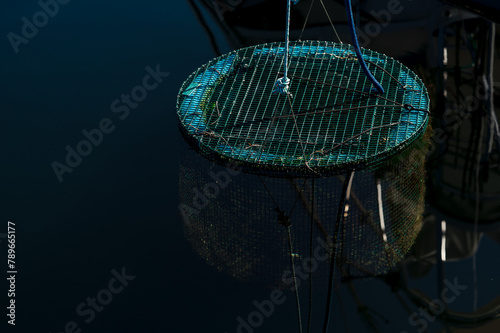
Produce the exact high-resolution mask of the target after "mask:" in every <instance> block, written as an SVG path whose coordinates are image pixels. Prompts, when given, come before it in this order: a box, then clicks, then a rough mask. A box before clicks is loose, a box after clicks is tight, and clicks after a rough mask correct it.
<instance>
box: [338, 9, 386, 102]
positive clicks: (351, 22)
mask: <svg viewBox="0 0 500 333" xmlns="http://www.w3.org/2000/svg"><path fill="white" fill-rule="evenodd" d="M344 2H345V10H346V12H347V22H348V23H349V30H350V31H351V39H352V44H353V46H354V51H355V52H356V56H357V57H358V61H359V64H360V65H361V69H362V70H363V72H364V73H365V75H366V76H367V77H368V79H370V81H371V82H372V83H373V85H374V86H375V89H376V90H375V91H374V92H377V93H379V94H380V95H382V94H383V93H384V88H382V86H381V85H380V83H379V82H378V81H377V79H376V78H375V77H374V76H373V74H372V73H371V72H370V70H369V69H368V67H366V63H365V60H364V59H363V56H362V55H361V49H360V48H359V44H358V36H357V35H356V27H355V26H354V18H353V16H352V8H351V0H344Z"/></svg>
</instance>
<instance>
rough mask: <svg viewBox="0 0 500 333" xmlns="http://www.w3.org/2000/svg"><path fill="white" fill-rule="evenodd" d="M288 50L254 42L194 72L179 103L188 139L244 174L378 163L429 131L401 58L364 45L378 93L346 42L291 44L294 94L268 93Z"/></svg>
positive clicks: (420, 93)
mask: <svg viewBox="0 0 500 333" xmlns="http://www.w3.org/2000/svg"><path fill="white" fill-rule="evenodd" d="M284 52H285V47H284V43H270V44H262V45H257V46H252V47H248V48H244V49H240V50H236V51H233V52H231V53H228V54H226V55H223V56H221V57H219V58H216V59H213V60H212V61H210V62H209V63H207V64H205V65H204V66H202V67H201V68H199V69H198V70H197V71H195V72H194V73H193V74H192V75H191V76H190V77H189V78H188V79H187V80H186V81H185V82H184V84H183V85H182V87H181V90H180V92H179V97H178V105H177V109H178V116H179V119H180V127H181V132H182V133H183V134H184V136H185V137H186V138H187V140H188V142H190V143H191V144H192V146H194V147H195V148H196V149H197V150H198V151H199V152H200V153H201V154H203V155H205V156H206V157H208V158H210V159H212V160H214V161H215V162H219V163H224V164H225V163H227V161H228V160H229V161H232V162H233V163H234V164H236V165H238V166H239V167H240V168H242V169H243V170H244V171H246V172H250V173H258V174H265V175H268V176H269V175H271V176H280V177H283V176H284V177H287V176H290V177H297V176H299V177H300V176H308V177H316V176H326V175H331V174H340V173H343V172H345V171H346V170H353V169H354V170H359V169H365V168H368V167H372V166H376V165H378V164H380V163H381V162H383V161H384V160H386V159H387V158H388V157H390V156H393V155H395V154H396V153H398V152H399V151H401V150H403V149H404V148H406V147H407V146H408V145H409V144H411V143H412V142H413V141H414V140H415V139H416V138H417V137H419V136H420V135H421V134H422V133H423V131H424V130H425V128H426V125H427V121H428V116H429V111H428V108H429V100H428V96H427V92H426V89H425V87H424V85H423V84H422V82H421V80H420V79H419V78H418V77H417V76H416V75H415V74H414V73H413V72H412V71H411V70H409V69H408V68H406V67H405V66H404V65H402V64H401V63H399V62H398V61H396V60H394V59H392V58H390V57H387V56H385V55H383V54H379V53H377V52H374V51H371V50H367V49H364V50H363V58H364V59H365V61H366V62H367V63H368V66H369V68H370V70H371V71H372V73H373V74H374V76H375V77H376V79H377V80H378V81H379V82H381V84H382V86H383V87H384V89H385V93H384V94H383V95H377V94H375V93H374V92H373V91H372V87H371V83H370V82H369V80H368V79H367V78H366V77H365V75H364V74H363V72H362V70H361V67H360V65H359V62H358V60H357V58H356V56H355V53H354V50H353V48H352V47H351V46H350V45H347V44H337V43H333V42H326V41H321V42H320V41H298V42H292V43H291V44H290V51H289V58H290V60H289V75H288V77H289V78H290V80H291V86H290V94H288V95H282V94H273V93H271V92H272V90H273V86H274V84H275V82H276V80H277V79H278V78H279V77H282V76H283V68H284V67H283V66H284V64H283V61H284V57H283V55H284Z"/></svg>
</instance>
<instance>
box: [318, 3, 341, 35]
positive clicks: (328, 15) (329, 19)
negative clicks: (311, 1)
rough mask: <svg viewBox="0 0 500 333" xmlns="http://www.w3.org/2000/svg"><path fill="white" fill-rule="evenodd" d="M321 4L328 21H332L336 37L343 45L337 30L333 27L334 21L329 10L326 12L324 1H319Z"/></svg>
mask: <svg viewBox="0 0 500 333" xmlns="http://www.w3.org/2000/svg"><path fill="white" fill-rule="evenodd" d="M319 1H320V2H321V5H322V6H323V10H324V11H325V14H326V16H327V17H328V21H330V25H331V26H332V28H333V32H335V36H336V37H337V39H338V40H339V42H340V44H342V41H341V40H340V37H339V34H338V33H337V29H335V27H334V26H333V22H332V19H331V18H330V14H328V10H326V7H325V4H324V3H323V0H319Z"/></svg>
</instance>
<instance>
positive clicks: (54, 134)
mask: <svg viewBox="0 0 500 333" xmlns="http://www.w3.org/2000/svg"><path fill="white" fill-rule="evenodd" d="M304 1H305V0H304ZM2 5H3V6H2V9H1V10H0V28H1V31H2V34H3V36H4V37H3V38H2V42H1V43H0V88H1V89H0V128H1V130H0V157H1V158H0V163H1V176H0V233H5V232H6V231H7V221H12V222H15V225H16V265H17V270H18V274H17V280H16V303H17V307H16V310H17V312H16V326H15V327H11V326H10V325H7V324H6V322H7V317H6V316H5V313H6V309H5V308H6V306H7V301H6V300H7V297H6V295H5V294H6V291H7V284H6V283H5V280H4V282H3V283H2V284H0V286H1V288H2V290H0V295H2V296H1V297H0V302H1V304H0V308H1V309H3V310H2V311H1V316H0V321H1V324H0V327H1V328H0V332H53V333H55V332H65V326H66V324H67V323H68V322H70V321H74V322H76V323H77V324H78V325H79V328H80V329H81V330H82V332H176V333H177V332H179V333H181V332H186V333H194V332H221V333H223V332H228V333H232V332H236V327H237V321H236V318H237V317H238V316H242V317H245V316H247V315H248V313H250V312H251V311H254V307H253V305H252V302H253V300H264V299H267V298H269V293H270V291H271V290H270V289H268V288H265V287H262V286H260V285H258V284H253V283H243V282H239V281H237V280H234V279H232V278H230V277H229V276H227V275H225V274H223V273H219V272H217V271H216V270H215V269H214V268H212V267H210V266H208V265H206V264H205V263H204V261H203V260H202V259H200V258H199V257H198V256H197V255H196V254H195V253H194V252H193V251H192V250H191V247H190V245H189V243H188V242H187V240H186V239H185V238H184V235H183V228H182V217H181V216H180V214H179V210H178V205H179V194H178V193H179V186H178V184H179V181H178V177H179V163H180V162H179V161H180V159H181V157H182V156H184V154H187V153H190V151H189V149H188V148H187V145H186V144H185V143H184V141H183V139H182V137H181V136H180V134H179V132H178V130H177V117H176V112H175V111H176V110H175V103H176V98H177V93H178V90H179V88H180V86H181V84H182V82H183V81H184V80H185V79H186V78H187V76H188V75H189V74H190V73H192V72H193V71H194V70H195V69H196V68H198V67H199V66H201V65H202V64H203V63H205V62H207V61H208V60H210V59H212V58H213V57H214V56H215V53H214V51H213V49H212V47H211V46H210V43H209V40H208V38H207V35H206V31H205V30H204V29H203V28H202V26H201V25H200V23H199V22H198V20H197V19H196V16H195V14H194V12H193V10H192V9H191V8H190V7H189V5H188V3H187V2H186V1H168V2H167V1H120V2H117V1H106V2H102V1H92V0H89V1H77V0H72V1H70V2H69V3H67V4H65V5H60V8H59V12H58V13H57V15H55V16H54V17H53V18H50V19H49V21H48V23H47V25H46V26H44V27H43V28H39V31H38V33H37V34H36V36H34V37H33V38H31V39H29V42H28V43H27V44H21V45H19V52H18V53H17V54H16V53H15V52H14V51H13V48H12V46H11V44H10V42H9V40H8V38H7V37H6V36H7V34H8V33H9V32H14V33H16V34H20V32H21V29H22V26H23V23H22V21H21V18H22V17H24V16H26V17H27V18H28V19H29V20H30V21H32V16H33V14H35V13H36V12H38V11H40V7H39V5H38V4H37V2H36V1H17V2H14V1H8V2H4V3H3V4H2ZM205 14H206V13H205ZM206 17H208V15H206ZM276 20H282V17H281V16H279V17H276ZM208 22H209V25H210V27H211V29H212V31H213V33H214V34H215V37H216V39H217V42H218V45H219V47H220V49H221V51H222V52H227V51H229V50H230V49H231V48H230V46H229V44H228V43H227V42H226V41H225V38H224V36H223V35H222V33H221V32H220V30H218V28H217V27H216V25H215V24H214V23H213V21H210V20H208ZM395 44H396V42H395ZM157 64H159V66H160V68H161V70H162V71H163V72H168V73H170V75H169V76H168V77H166V78H165V79H164V81H163V82H162V83H161V84H159V85H158V87H157V88H156V89H154V90H152V91H149V92H148V96H147V98H146V99H145V100H144V101H143V102H141V103H140V104H139V105H138V106H137V107H136V108H135V109H131V110H130V115H129V116H128V117H127V118H126V119H124V120H120V119H119V118H118V114H115V113H113V112H112V111H111V107H110V105H111V103H112V102H113V101H114V100H115V99H117V98H119V97H120V95H121V94H122V93H125V94H130V91H131V90H132V88H133V87H135V86H137V85H140V84H141V83H142V79H143V77H144V76H145V75H146V74H147V72H146V70H145V68H146V67H147V66H151V67H152V68H155V67H156V65H157ZM103 118H109V119H111V120H112V122H113V124H114V125H115V130H114V131H113V132H112V133H109V134H104V136H103V141H102V143H101V144H100V145H99V146H97V147H93V151H92V153H91V154H90V155H89V156H87V157H84V158H83V160H82V162H81V164H80V165H78V166H77V167H75V168H74V170H73V172H72V173H65V174H64V175H63V181H62V182H59V181H58V179H57V177H56V175H55V173H54V170H53V168H52V166H51V164H52V163H53V162H54V161H58V162H61V163H64V159H65V158H66V154H67V152H66V150H65V147H66V146H67V145H69V146H71V147H73V148H75V147H76V145H77V144H78V142H79V141H80V140H82V139H84V136H83V135H82V133H81V131H82V130H84V129H86V130H89V131H90V130H92V129H94V128H97V126H98V124H99V122H100V121H101V119H103ZM0 241H1V243H0V250H1V252H0V263H2V264H0V270H1V271H2V274H1V276H6V273H5V272H6V271H7V267H6V265H5V263H6V256H7V254H6V252H7V246H6V244H7V243H6V240H5V239H0ZM480 251H481V253H483V255H482V256H478V259H477V268H478V269H480V270H481V273H480V275H479V286H480V293H479V304H480V305H482V304H485V303H487V302H488V301H490V300H492V299H494V298H495V297H496V296H497V295H498V294H499V293H498V289H499V288H498V281H499V278H500V274H499V272H498V270H497V269H496V267H497V266H498V261H497V260H498V259H497V258H498V254H499V249H498V245H497V244H496V243H495V242H493V241H491V240H490V239H488V238H485V239H484V240H483V242H482V243H481V249H480ZM471 267H472V261H471V259H470V258H469V259H468V260H466V261H464V262H461V263H456V264H453V263H452V264H449V266H448V268H447V272H448V274H449V276H450V279H451V280H453V277H455V276H459V277H460V282H462V283H463V284H467V285H469V286H472V274H471V273H470V271H471V269H472V268H471ZM122 268H124V269H125V271H126V273H127V274H128V275H132V276H135V278H134V279H133V280H132V281H129V285H128V286H126V287H125V288H124V289H123V291H122V292H121V293H119V294H116V295H114V297H113V300H112V301H111V302H110V303H109V305H107V306H105V308H104V310H103V311H102V312H98V313H96V316H95V319H93V320H92V321H91V322H89V323H85V322H84V319H86V318H87V317H81V316H79V315H78V314H77V313H76V312H75V310H76V308H77V306H78V305H79V304H80V303H82V302H85V300H86V299H87V297H96V294H97V293H98V292H99V291H101V290H102V289H103V288H107V286H108V282H109V281H110V279H111V278H112V277H113V274H112V273H111V271H112V270H113V269H115V270H117V271H121V270H122ZM433 282H434V281H433V280H432V278H428V279H427V280H426V279H424V280H422V281H420V282H419V283H420V284H421V285H422V288H424V290H427V292H428V293H429V294H431V293H432V292H433V290H434V289H433V288H435V286H434V284H433ZM356 283H357V288H358V292H359V294H360V295H363V299H364V301H365V302H366V303H367V304H369V306H370V307H371V308H373V309H376V310H377V311H378V312H380V313H382V314H383V316H385V317H388V318H390V323H384V321H383V320H382V319H381V317H380V316H375V318H376V321H377V322H379V324H380V331H381V332H400V331H402V330H405V329H406V330H408V332H414V331H415V328H412V327H411V326H409V325H408V314H407V313H406V312H405V311H404V310H403V309H402V307H401V305H400V304H399V303H398V300H397V298H396V297H395V296H394V294H392V293H391V290H390V287H389V286H387V285H386V284H384V283H383V282H382V281H381V280H378V279H374V280H362V281H357V282H356ZM340 292H341V293H343V294H344V296H345V297H344V300H345V301H344V308H345V309H346V310H345V311H346V318H347V321H348V322H349V323H350V331H351V332H361V331H363V330H364V329H365V328H366V326H364V325H363V323H362V321H361V320H360V317H359V316H358V314H357V309H356V307H355V305H354V302H353V300H352V297H349V293H348V290H347V289H345V288H343V289H341V291H340ZM472 293H473V288H472V287H471V288H468V289H467V291H466V292H465V293H464V296H463V297H462V298H461V301H460V302H457V303H456V304H454V307H456V308H457V309H461V310H464V311H467V310H470V304H471V302H472V301H471V300H472ZM495 293H496V294H495ZM286 296H287V298H288V299H290V300H289V301H287V302H286V303H285V304H283V305H281V306H280V307H279V308H277V309H276V312H275V314H274V315H273V316H271V317H270V318H269V319H266V321H265V322H264V324H263V325H262V326H261V327H259V328H257V329H255V332H294V331H295V330H296V328H295V327H296V325H295V323H296V319H295V310H294V309H295V304H294V302H293V301H291V299H292V297H293V295H292V294H291V293H287V294H286ZM317 303H318V304H317V306H318V307H321V306H322V304H323V303H322V301H319V300H318V302H317ZM332 326H333V327H334V328H335V329H334V330H332V331H335V332H344V331H347V330H346V329H345V324H344V321H343V320H342V319H341V315H340V310H339V308H338V305H336V311H335V315H334V318H333V324H332ZM440 326H441V324H436V325H435V327H434V328H433V330H431V331H432V332H437V331H438V330H439V327H440ZM75 332H76V331H75Z"/></svg>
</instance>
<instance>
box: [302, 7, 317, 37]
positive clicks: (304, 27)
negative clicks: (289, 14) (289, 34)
mask: <svg viewBox="0 0 500 333" xmlns="http://www.w3.org/2000/svg"><path fill="white" fill-rule="evenodd" d="M313 5H314V0H313V1H311V6H309V11H308V12H307V16H306V19H305V21H304V25H303V26H302V31H301V32H300V36H299V40H302V35H303V34H304V30H305V29H306V24H307V21H309V15H311V10H312V8H313Z"/></svg>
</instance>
